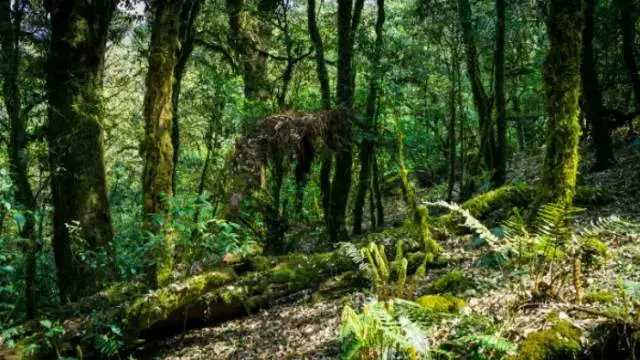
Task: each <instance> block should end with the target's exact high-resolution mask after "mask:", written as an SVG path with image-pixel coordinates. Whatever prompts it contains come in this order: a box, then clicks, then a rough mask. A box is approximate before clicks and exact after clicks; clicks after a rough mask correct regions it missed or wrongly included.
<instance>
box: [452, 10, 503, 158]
mask: <svg viewBox="0 0 640 360" xmlns="http://www.w3.org/2000/svg"><path fill="white" fill-rule="evenodd" d="M458 16H459V18H460V25H461V27H462V35H463V39H464V46H465V52H466V55H467V56H466V61H467V74H468V76H469V82H470V83H471V92H472V94H473V103H474V105H475V108H476V112H477V115H478V121H479V124H480V154H481V155H482V156H483V159H484V164H485V166H486V167H487V168H489V169H493V167H494V155H493V150H494V147H495V145H494V144H495V140H494V137H493V130H492V129H493V127H492V124H491V109H490V108H489V100H488V98H487V94H486V92H485V89H484V85H483V84H482V79H481V76H480V60H479V58H478V50H477V48H476V43H475V39H474V31H473V24H472V19H471V4H469V0H458Z"/></svg>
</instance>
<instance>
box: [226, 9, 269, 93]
mask: <svg viewBox="0 0 640 360" xmlns="http://www.w3.org/2000/svg"><path fill="white" fill-rule="evenodd" d="M226 4H227V11H228V13H229V26H230V28H231V31H230V33H229V43H230V44H231V47H232V48H233V50H234V51H235V52H236V53H237V54H238V56H239V57H240V64H241V69H242V78H243V80H244V95H245V98H247V99H248V100H265V99H269V98H270V97H271V90H270V88H269V82H268V78H267V75H268V69H269V68H268V62H269V55H268V53H267V52H266V51H258V48H259V47H262V50H264V48H265V47H266V48H268V44H269V42H270V40H271V28H270V27H269V26H267V25H266V24H264V23H263V22H257V21H254V20H252V21H250V22H248V21H247V19H249V16H250V15H249V13H248V12H247V10H246V9H245V3H244V0H226ZM276 6H277V2H276V1H273V0H261V1H260V2H259V5H258V11H260V12H262V13H263V14H267V13H269V12H270V11H271V12H272V11H273V10H275V7H276ZM254 22H255V24H253V23H254Z"/></svg>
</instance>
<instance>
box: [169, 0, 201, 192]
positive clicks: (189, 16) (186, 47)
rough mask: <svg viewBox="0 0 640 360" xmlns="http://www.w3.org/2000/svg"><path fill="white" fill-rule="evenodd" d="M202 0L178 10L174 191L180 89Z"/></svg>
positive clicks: (173, 99)
mask: <svg viewBox="0 0 640 360" xmlns="http://www.w3.org/2000/svg"><path fill="white" fill-rule="evenodd" d="M203 1H204V0H187V1H185V3H184V5H183V6H182V10H181V12H180V45H181V46H180V49H179V50H178V55H177V61H176V66H175V68H174V69H173V77H174V81H173V90H172V94H171V108H172V111H173V130H172V132H171V143H172V144H173V164H174V165H173V172H172V174H171V186H172V191H173V193H174V194H175V193H176V183H177V177H176V175H177V169H178V161H179V160H180V118H179V116H178V115H179V113H178V105H179V102H180V90H181V89H182V78H183V76H184V72H185V70H186V68H187V61H188V60H189V57H190V56H191V53H192V52H193V45H194V42H195V35H196V34H195V32H196V27H195V21H196V19H197V17H198V15H199V14H200V8H201V6H202V2H203Z"/></svg>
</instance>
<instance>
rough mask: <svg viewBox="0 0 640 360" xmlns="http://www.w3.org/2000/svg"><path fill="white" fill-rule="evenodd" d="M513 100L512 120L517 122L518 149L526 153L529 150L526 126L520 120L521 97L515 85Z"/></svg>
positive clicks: (521, 119)
mask: <svg viewBox="0 0 640 360" xmlns="http://www.w3.org/2000/svg"><path fill="white" fill-rule="evenodd" d="M511 100H512V101H513V109H512V111H513V117H512V118H513V119H514V121H515V127H516V137H517V140H518V149H519V150H520V151H525V150H526V149H527V141H526V138H525V131H524V124H523V123H522V122H523V121H524V119H523V118H520V95H518V89H517V87H516V86H515V85H514V86H513V89H512V91H511Z"/></svg>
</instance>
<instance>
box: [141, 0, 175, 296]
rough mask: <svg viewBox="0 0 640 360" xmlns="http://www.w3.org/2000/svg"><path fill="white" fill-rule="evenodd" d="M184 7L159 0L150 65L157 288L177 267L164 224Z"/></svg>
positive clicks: (146, 194) (148, 128) (148, 219)
mask: <svg viewBox="0 0 640 360" xmlns="http://www.w3.org/2000/svg"><path fill="white" fill-rule="evenodd" d="M183 5H184V4H183V1H170V0H156V1H155V2H154V3H153V7H152V11H153V14H152V18H153V20H152V23H151V44H150V47H149V69H148V73H147V80H146V84H147V91H146V93H145V99H144V119H145V141H144V146H143V151H144V159H145V166H144V173H143V180H142V184H143V202H144V208H143V211H144V214H143V217H144V221H143V230H144V233H145V234H146V233H150V234H152V235H153V237H154V238H155V239H153V240H152V239H150V240H152V241H157V248H156V251H157V254H156V255H157V259H156V261H155V262H154V265H152V266H151V268H150V269H149V270H150V273H149V281H150V283H151V285H152V286H158V285H160V284H164V283H166V282H167V281H168V280H169V277H170V276H171V271H172V269H173V247H174V244H173V242H174V239H173V236H174V234H172V231H171V230H170V229H169V228H168V227H167V228H165V227H164V225H166V224H168V222H169V221H170V218H169V216H170V211H171V209H170V203H169V202H168V199H169V198H171V197H172V196H173V185H172V181H171V180H172V174H173V167H174V163H173V144H172V141H171V134H172V128H173V112H172V107H171V105H172V92H173V86H172V85H173V81H174V69H175V67H176V60H177V59H176V55H177V54H178V47H179V44H180V40H179V27H180V11H181V9H182V7H183Z"/></svg>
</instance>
